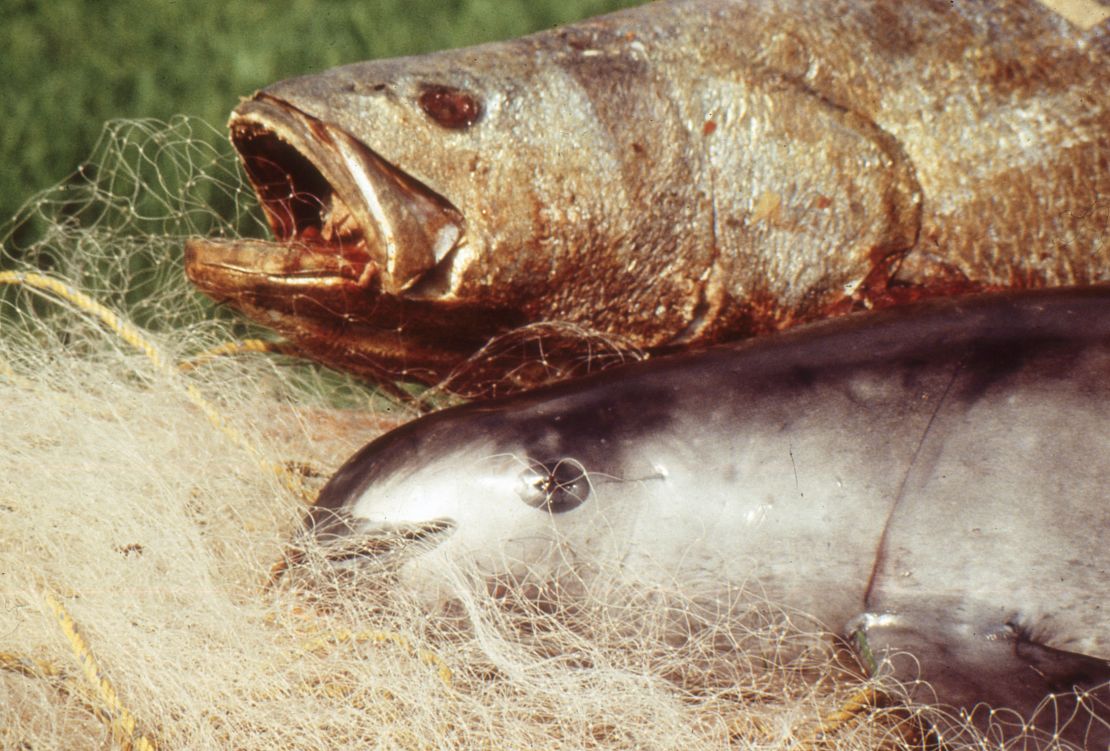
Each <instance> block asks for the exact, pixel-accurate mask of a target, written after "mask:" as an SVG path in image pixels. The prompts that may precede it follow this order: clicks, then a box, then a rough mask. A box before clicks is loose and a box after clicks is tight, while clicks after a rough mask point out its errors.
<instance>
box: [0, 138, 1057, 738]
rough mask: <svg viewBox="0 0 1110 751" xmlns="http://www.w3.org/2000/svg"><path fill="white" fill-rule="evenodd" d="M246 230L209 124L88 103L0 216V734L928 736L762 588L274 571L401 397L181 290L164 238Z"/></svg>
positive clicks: (237, 186)
mask: <svg viewBox="0 0 1110 751" xmlns="http://www.w3.org/2000/svg"><path fill="white" fill-rule="evenodd" d="M28 222H31V223H34V224H35V225H36V226H37V227H38V229H37V231H36V232H35V233H34V234H33V240H32V241H31V242H30V243H23V244H17V243H15V242H14V240H13V237H14V235H13V230H14V228H15V227H17V226H21V225H23V224H26V223H28ZM259 222H260V217H259V212H258V210H257V206H256V205H255V199H254V198H253V194H252V192H251V191H250V190H249V189H248V187H247V185H246V184H245V181H244V179H243V177H242V175H241V174H240V173H239V172H238V171H237V169H236V167H235V160H234V157H233V155H232V154H231V153H230V150H229V148H228V147H227V146H226V145H224V142H223V139H222V138H221V137H220V136H219V134H218V133H216V131H214V130H213V129H212V128H210V127H209V126H207V125H204V124H203V123H201V122H199V121H197V120H194V119H189V118H177V119H175V120H173V121H172V122H169V123H164V122H153V121H118V122H112V123H109V124H108V125H107V127H106V128H105V131H104V135H103V137H102V139H101V141H100V143H99V145H98V147H97V149H96V151H95V153H94V154H93V155H92V157H91V158H90V159H89V160H88V161H87V162H86V163H85V164H84V165H83V166H82V167H81V169H80V170H79V179H76V180H70V181H67V182H66V183H64V184H62V185H60V186H58V187H56V188H54V189H51V190H48V191H46V192H44V193H42V194H40V195H38V196H36V197H34V198H33V199H32V200H30V201H29V202H28V203H27V204H26V205H25V207H24V208H23V210H22V211H21V212H20V214H19V215H18V216H17V217H16V218H15V220H14V222H13V223H12V224H10V225H8V226H7V228H6V229H5V230H4V233H3V235H0V238H2V241H3V247H2V250H0V268H2V270H0V282H2V297H0V305H2V307H0V403H2V405H3V406H2V408H0V436H3V451H2V452H0V478H2V480H3V482H2V483H0V603H2V607H0V707H2V709H0V746H2V747H5V748H32V749H39V748H69V749H82V748H89V749H93V748H106V747H118V748H151V747H158V748H169V749H176V748H225V747H234V748H240V749H250V748H259V749H274V748H298V749H310V748H321V749H323V748H327V749H332V748H345V747H346V748H352V747H358V748H427V747H437V748H460V749H470V748H495V747H496V748H539V747H568V748H605V749H608V748H655V749H664V748H676V749H677V748H682V749H694V748H705V749H711V748H718V749H723V748H737V747H759V748H788V747H790V748H818V747H821V748H825V747H828V748H850V749H862V748H876V747H886V748H904V747H920V746H921V745H922V744H923V743H926V742H927V739H926V740H923V735H922V733H921V725H920V723H919V722H917V721H916V717H915V715H914V713H913V712H910V711H907V710H906V709H904V708H903V707H901V706H900V705H899V704H898V702H897V701H896V697H897V696H898V694H899V688H898V687H897V686H893V685H890V684H883V683H877V682H874V681H863V680H862V679H860V678H858V677H857V675H856V673H857V672H858V667H856V666H854V665H852V664H851V663H850V662H848V663H845V662H844V661H843V660H842V659H839V658H838V655H837V654H835V653H834V652H832V651H831V650H830V649H828V648H827V643H826V642H822V641H821V640H819V639H818V638H817V636H816V628H815V626H814V625H812V624H809V623H807V622H806V621H805V619H804V618H801V617H799V615H798V614H791V613H786V612H784V611H782V610H781V609H779V608H776V607H775V606H774V604H773V603H767V602H764V601H762V600H761V598H759V597H758V592H744V591H736V592H733V593H732V594H731V596H730V597H728V598H725V599H726V601H721V600H720V599H719V598H718V599H716V600H715V601H714V604H713V605H712V606H710V607H707V606H706V605H705V604H704V602H700V601H699V600H698V596H697V591H696V588H695V589H693V590H691V589H687V590H684V591H683V592H673V591H660V590H658V589H655V590H636V589H635V588H632V587H628V586H626V585H620V586H619V585H615V584H614V585H612V586H613V587H615V588H616V589H615V590H610V591H604V592H602V591H597V590H596V589H594V587H597V586H602V585H597V584H594V585H591V589H590V590H589V591H587V592H585V593H583V592H580V591H576V592H575V593H574V596H573V597H564V596H563V590H560V589H558V588H555V589H552V590H551V591H550V592H546V593H542V594H543V596H541V597H534V595H536V593H535V592H532V593H515V592H512V591H508V592H506V591H500V592H497V593H496V596H495V595H491V594H490V593H488V592H487V591H486V589H485V587H484V586H480V585H477V584H475V583H474V582H473V581H471V579H470V578H469V576H468V572H466V571H459V572H456V574H455V581H456V584H457V589H458V593H459V599H458V601H457V602H456V603H455V605H454V606H453V607H452V608H451V609H449V610H447V611H445V612H437V613H432V614H428V613H425V612H422V611H421V610H420V609H419V608H417V607H416V606H415V604H414V603H412V602H411V601H410V600H409V598H408V597H407V595H406V593H405V592H404V591H402V590H399V589H397V588H393V587H391V586H390V585H389V582H388V580H387V579H384V578H383V577H382V576H380V575H379V574H380V572H379V573H378V574H376V573H374V572H372V571H371V572H367V573H364V574H358V575H356V576H355V577H354V578H353V579H351V578H346V579H339V578H336V577H337V575H335V574H328V573H325V568H324V567H320V568H319V569H318V570H316V571H314V572H313V573H312V574H311V578H312V579H313V580H314V584H313V586H312V587H311V588H309V587H308V586H307V585H306V584H304V582H303V581H302V582H301V583H297V582H296V581H292V580H291V581H289V582H285V581H283V582H282V584H281V585H280V586H276V587H270V588H267V587H266V586H265V583H266V580H267V572H268V571H269V569H270V567H271V566H272V565H273V564H274V563H275V562H276V561H277V560H278V559H279V558H280V556H281V551H282V547H283V544H284V542H285V541H286V540H287V539H288V537H289V535H290V533H291V532H292V531H293V530H294V529H295V528H296V526H297V524H298V521H299V519H300V518H301V516H302V514H303V510H304V504H305V503H306V501H307V500H309V499H311V498H312V497H313V494H314V492H315V491H316V490H317V489H318V487H319V486H320V484H321V483H322V482H323V479H324V478H326V476H327V475H328V474H329V473H330V472H331V471H333V470H334V469H335V467H336V466H337V465H338V464H339V462H340V461H341V460H342V459H343V458H344V457H345V456H347V455H348V454H349V453H350V452H351V451H352V450H354V449H355V448H356V447H357V446H359V445H361V444H362V443H364V442H365V441H366V440H367V439H368V438H369V437H371V436H373V435H375V434H377V433H380V432H381V431H382V430H384V429H386V428H387V427H389V426H391V425H395V424H397V423H398V422H400V421H403V420H405V419H408V418H411V417H412V416H414V415H415V414H416V410H415V409H414V407H413V406H412V405H411V404H408V403H399V402H397V401H396V400H394V399H391V398H385V397H383V396H382V395H381V394H380V392H378V391H377V390H375V389H374V388H372V387H367V386H366V385H365V384H361V383H358V382H356V381H354V380H352V379H349V378H346V377H344V376H340V375H337V374H334V373H329V372H327V371H324V370H323V369H321V368H320V367H319V366H315V365H311V364H305V363H304V362H302V361H298V360H295V359H292V358H287V357H284V356H282V355H281V354H275V353H274V352H273V351H266V350H272V349H273V347H272V346H268V345H266V344H263V343H258V342H255V343H253V344H252V343H251V342H250V340H252V339H253V337H255V336H256V334H257V333H258V332H255V331H253V330H251V329H250V328H248V327H247V326H246V325H245V324H243V323H241V322H240V321H239V320H237V319H235V318H233V317H231V316H229V315H227V314H226V312H225V311H222V310H219V309H217V308H214V307H213V306H212V305H211V303H209V302H207V301H206V300H205V299H203V298H202V297H200V296H199V295H198V294H197V293H195V292H194V291H192V290H191V289H190V288H189V286H188V285H187V282H186V281H185V280H184V276H183V274H182V273H181V259H180V257H179V248H180V246H181V238H182V237H184V236H186V235H190V234H195V233H201V232H203V233H209V234H211V233H218V234H223V235H226V236H231V237H234V236H238V235H239V234H241V233H243V232H249V231H257V229H258V225H259ZM229 343H230V344H229ZM221 355H224V356H221ZM308 568H309V570H310V571H312V565H311V556H310V557H309V563H308ZM344 576H349V575H344ZM298 581H300V580H298ZM597 581H602V582H603V581H605V578H604V577H601V578H600V579H598V580H597ZM706 584H707V587H708V588H712V587H713V586H714V584H715V583H713V582H707V583H706ZM572 589H574V588H573V587H572ZM525 594H528V595H532V597H525ZM675 619H683V620H684V621H686V622H688V623H689V624H690V625H691V628H690V634H691V635H690V637H689V638H688V639H686V640H684V641H683V642H682V643H674V642H673V641H669V640H668V638H667V634H668V633H671V634H672V635H673V630H672V631H669V630H668V624H673V622H674V620H675ZM1045 711H1046V712H1051V707H1049V708H1047V709H1046V710H1045ZM799 744H801V745H799Z"/></svg>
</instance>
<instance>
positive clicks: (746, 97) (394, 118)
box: [186, 0, 1110, 385]
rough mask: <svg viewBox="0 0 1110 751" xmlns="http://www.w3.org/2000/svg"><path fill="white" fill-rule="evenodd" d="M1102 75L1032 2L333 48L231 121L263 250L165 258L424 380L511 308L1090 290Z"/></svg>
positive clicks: (308, 343)
mask: <svg viewBox="0 0 1110 751" xmlns="http://www.w3.org/2000/svg"><path fill="white" fill-rule="evenodd" d="M1107 80H1110V22H1108V21H1106V20H1103V21H1102V22H1100V23H1097V24H1095V25H1094V26H1092V27H1091V28H1088V29H1083V28H1080V27H1078V26H1075V25H1073V24H1071V23H1070V22H1068V21H1067V20H1065V19H1064V18H1063V17H1062V16H1060V15H1058V14H1057V13H1055V12H1054V11H1051V10H1049V9H1048V8H1047V7H1046V6H1045V5H1043V4H1042V3H1040V2H1037V1H1036V0H1012V1H1007V2H995V1H987V0H982V1H978V2H968V3H950V2H941V1H939V0H936V1H925V2H913V3H905V2H898V1H896V0H865V1H864V2H858V1H857V0H832V1H830V0H776V1H774V2H767V1H765V0H758V1H757V0H665V1H663V2H655V3H650V4H648V5H644V6H642V7H638V8H633V9H630V10H626V11H622V12H617V13H614V14H611V15H607V16H602V17H599V18H595V19H592V20H587V21H583V22H581V23H577V24H573V25H569V26H566V27H562V28H558V29H554V30H551V31H547V32H542V33H539V34H535V35H532V36H527V37H524V38H520V39H515V40H511V41H504V42H497V43H493V44H486V45H482V46H478V47H472V48H465V49H457V50H448V51H444V52H438V53H435V54H430V55H424V56H419V57H409V58H400V59H392V60H380V61H371V62H364V63H358V64H354V65H347V66H343V67H339V68H335V69H332V70H329V71H326V72H324V73H320V74H315V75H310V76H305V77H301V78H295V79H292V80H288V81H283V82H280V83H277V84H274V85H273V86H270V87H268V88H266V89H263V90H262V91H260V92H258V93H256V94H255V95H254V96H252V97H251V98H249V99H247V100H245V101H243V102H242V103H241V104H240V105H239V107H238V108H237V109H236V110H235V112H234V114H233V115H232V118H231V121H230V129H231V136H232V140H233V142H234V144H235V146H236V148H237V149H238V151H239V153H240V155H241V157H242V159H243V162H244V165H245V167H246V171H247V174H248V176H249V178H250V180H251V182H252V183H253V185H254V187H255V189H256V191H257V192H258V194H259V196H260V198H261V202H262V205H263V209H264V210H265V212H266V214H267V218H268V220H269V223H270V225H271V227H272V228H273V232H274V235H275V240H276V241H275V242H272V243H271V242H265V241H261V240H235V241H216V240H208V239H194V240H191V241H190V242H189V243H188V245H187V248H186V270H187V272H188V274H189V276H190V278H191V279H192V280H193V281H194V283H196V285H197V286H198V287H199V288H200V289H201V290H203V291H204V292H206V293H207V294H209V295H211V296H212V297H214V298H216V299H218V300H222V301H226V302H228V303H230V304H231V305H233V306H235V307H237V308H239V309H240V310H242V311H244V312H245V313H246V314H247V315H249V316H251V317H253V318H255V319H257V320H259V321H261V322H262V323H264V324H266V325H269V326H272V327H274V328H276V329H277V330H278V331H280V332H282V333H284V334H285V335H287V336H288V337H289V338H290V339H292V340H293V341H294V342H295V343H296V344H298V345H300V346H301V347H302V348H303V349H304V350H305V352H306V353H308V354H310V355H312V356H314V357H316V358H318V359H320V360H321V361H323V362H325V363H328V364H331V365H335V366H337V367H340V368H344V369H347V370H352V371H355V372H362V373H368V374H372V375H373V374H376V375H381V374H383V373H386V374H398V373H401V374H405V375H408V376H410V377H413V378H417V379H422V380H425V381H438V380H439V379H441V378H443V377H444V376H446V375H448V374H450V373H451V372H452V370H453V369H454V368H456V367H457V366H458V365H459V363H460V362H462V361H464V360H465V359H466V358H467V357H468V356H470V355H471V354H473V353H474V352H475V351H476V350H477V349H479V348H480V347H482V346H483V345H484V344H485V343H486V342H488V341H489V340H490V338H491V337H494V336H496V335H498V334H501V333H503V332H505V331H507V330H510V329H513V328H515V327H519V326H522V325H526V324H529V323H534V322H552V321H558V322H567V323H571V324H575V325H577V326H580V327H584V328H585V329H588V330H590V331H596V332H601V333H604V334H609V335H612V336H614V337H617V338H618V339H619V341H621V342H623V343H626V344H628V345H629V346H632V347H638V348H641V349H644V350H650V351H667V350H674V349H679V348H685V347H691V346H698V345H703V344H707V343H710V342H713V341H717V340H720V339H723V338H730V337H737V336H742V335H747V334H752V333H760V332H766V331H772V330H776V329H779V328H782V327H784V326H786V325H788V324H792V323H796V322H799V321H805V320H809V319H815V318H820V317H823V316H826V315H828V314H829V313H830V312H836V311H842V310H847V309H851V308H852V307H860V306H867V307H871V306H875V305H883V304H888V303H890V302H892V301H901V300H904V299H914V298H917V297H921V296H927V295H932V294H948V293H952V292H958V291H967V290H975V289H983V288H1009V287H1038V286H1055V285H1069V284H1086V283H1092V282H1097V281H1105V280H1107V279H1110V240H1108V233H1107V231H1106V228H1107V225H1108V223H1110V94H1108V93H1107V91H1108V90H1107V88H1106V86H1105V85H1104V82H1105V81H1107ZM524 385H527V384H524Z"/></svg>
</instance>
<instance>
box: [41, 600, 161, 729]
mask: <svg viewBox="0 0 1110 751" xmlns="http://www.w3.org/2000/svg"><path fill="white" fill-rule="evenodd" d="M43 598H44V599H45V600H46V604H47V605H48V606H49V607H50V609H51V610H52V611H53V612H54V617H55V618H56V619H57V621H58V625H59V626H60V627H61V629H62V633H63V634H65V637H66V640H68V641H69V646H70V649H71V650H72V651H73V654H74V656H75V657H77V661H78V662H79V663H80V665H81V672H82V673H84V675H85V680H86V681H88V683H89V684H90V685H91V686H92V687H93V688H94V689H95V690H96V694H97V696H98V697H99V699H100V702H101V704H102V710H103V711H104V714H105V716H106V717H107V718H108V720H109V726H110V728H111V731H112V737H113V738H114V739H115V740H116V742H117V743H118V744H119V746H120V748H122V749H124V751H131V749H134V750H135V751H154V749H155V748H156V747H155V745H154V742H153V741H151V740H150V739H149V738H147V737H146V736H145V735H143V734H142V733H140V732H138V730H137V729H136V728H137V725H138V723H137V722H136V721H135V716H134V715H133V714H131V713H130V712H129V711H127V708H126V707H125V706H123V703H122V702H121V701H120V700H119V695H118V694H117V693H116V690H115V688H114V687H113V686H112V684H111V682H110V681H109V680H108V679H107V678H106V677H105V676H104V673H103V671H102V670H101V669H100V666H99V665H98V664H97V662H96V658H95V657H94V656H93V653H92V650H90V649H89V645H88V643H86V641H85V637H83V636H81V633H80V631H78V629H77V624H76V622H74V620H73V617H72V616H71V615H70V614H69V613H68V612H67V611H66V609H65V608H64V607H63V606H62V603H61V602H59V601H58V599H57V598H56V597H54V596H53V595H51V594H49V593H47V594H45V595H44V596H43Z"/></svg>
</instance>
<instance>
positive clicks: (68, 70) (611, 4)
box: [0, 0, 640, 225]
mask: <svg viewBox="0 0 1110 751" xmlns="http://www.w3.org/2000/svg"><path fill="white" fill-rule="evenodd" d="M639 1H640V0H271V1H264V0H247V1H246V2H237V3H222V2H219V3H217V2H208V3H190V2H177V1H176V0H49V2H39V1H37V0H0V50H3V54H0V101H2V102H3V103H4V123H3V126H2V127H0V164H2V165H3V166H2V167H0V225H2V224H3V223H4V222H6V221H7V220H8V218H9V217H11V216H12V215H13V214H14V213H15V212H16V210H17V209H18V208H19V206H20V204H22V203H23V201H24V200H26V199H27V198H28V197H30V196H31V195H32V194H33V193H35V192H37V191H39V190H41V189H43V188H46V187H49V186H51V185H53V184H55V183H57V182H59V181H60V180H62V179H64V178H66V176H67V175H69V174H70V173H72V172H73V170H75V169H76V168H77V167H78V165H79V164H80V163H81V161H82V160H83V159H85V158H86V157H88V155H89V154H90V153H91V151H92V149H93V146H94V144H95V142H96V140H97V137H98V136H99V134H100V132H101V128H102V126H103V123H104V121H105V120H108V119H112V118H120V117H127V118H141V117H142V118H145V117H154V118H161V119H168V118H170V117H171V116H173V115H175V114H179V113H184V114H189V115H196V116H200V117H201V118H203V119H205V120H207V121H208V122H210V123H212V124H213V125H215V126H216V127H217V128H221V129H222V126H223V122H224V121H225V119H226V117H227V114H228V112H229V111H230V110H231V108H232V107H233V106H234V105H235V103H236V102H237V101H238V98H239V97H241V96H245V95H247V94H249V93H251V92H252V91H254V90H255V89H257V88H260V87H262V86H264V85H266V84H268V83H272V82H274V81H276V80H279V79H281V78H286V77H289V76H293V75H299V74H304V73H310V72H313V71H318V70H322V69H325V68H329V67H332V66H335V65H340V64H343V63H349V62H356V61H359V60H366V59H370V58H377V57H389V56H396V55H404V54H415V53H421V52H428V51H431V50H435V49H441V48H445V47H455V46H462V45H468V44H475V43H478V42H482V41H489V40H494V39H502V38H508V37H513V36H519V35H521V34H525V33H528V32H530V31H534V30H538V29H542V28H546V27H550V26H553V25H556V24H559V23H564V22H567V21H571V20H574V19H576V18H582V17H586V16H591V15H596V14H598V13H603V12H606V11H608V10H611V9H614V8H617V7H620V6H628V5H635V4H638V2H639Z"/></svg>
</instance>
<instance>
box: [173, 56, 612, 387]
mask: <svg viewBox="0 0 1110 751" xmlns="http://www.w3.org/2000/svg"><path fill="white" fill-rule="evenodd" d="M537 44H540V43H539V42H536V41H534V40H532V39H523V40H516V41H513V42H503V43H497V44H491V45H485V46H482V47H476V48H470V49H464V50H453V51H447V52H442V53H437V54H433V55H426V56H421V57H413V58H402V59H395V60H383V61H372V62H366V63H359V64H354V65H348V66H344V67H340V68H336V69H333V70H330V71H326V72H324V73H322V74H318V75H312V76H305V77H302V78H296V79H292V80H289V81H285V82H281V83H278V84H276V85H274V86H271V87H269V88H267V89H265V90H263V91H260V92H258V93H257V94H255V95H254V96H253V97H251V98H250V99H247V100H245V101H244V102H242V103H241V104H240V105H239V107H238V108H237V109H236V110H235V112H234V113H233V115H232V117H231V120H230V124H229V127H230V130H231V139H232V141H233V143H234V145H235V148H236V150H237V151H238V152H239V154H240V157H241V158H242V161H243V164H244V166H245V169H246V172H247V175H248V177H249V179H250V182H251V183H252V185H253V186H254V189H255V191H256V192H257V194H258V197H259V199H260V201H261V204H262V207H263V209H264V211H265V214H266V217H267V219H268V222H269V225H270V228H271V230H272V233H273V235H274V242H263V241H254V240H231V241H226V240H217V239H194V240H191V241H190V242H189V244H188V246H187V252H186V269H187V273H188V274H189V276H190V278H191V279H192V280H193V282H194V283H196V284H197V285H198V286H199V287H200V288H201V289H202V290H203V291H205V292H206V293H207V294H209V295H210V296H212V297H215V298H217V299H219V300H223V301H228V302H230V303H231V304H233V305H235V306H236V307H239V308H241V309H243V310H244V312H246V313H247V314H248V315H251V316H252V317H254V318H256V319H258V320H260V321H262V322H263V323H266V324H267V325H270V326H273V327H275V328H277V329H278V330H280V331H283V333H286V334H287V335H291V337H292V338H293V339H294V340H298V341H300V343H302V344H308V345H309V349H310V354H311V353H312V352H311V349H312V347H313V346H315V347H316V349H317V352H316V353H315V354H317V355H318V356H320V358H321V359H323V360H325V361H332V364H338V365H340V366H347V367H350V364H349V363H345V362H343V358H344V357H346V356H350V357H351V358H357V357H358V356H360V355H362V356H365V359H375V358H376V359H377V360H378V361H379V362H380V363H381V364H382V365H384V366H386V369H390V370H392V371H394V372H395V371H396V370H397V367H396V366H397V365H398V364H400V365H402V366H407V365H429V366H430V367H431V368H432V370H433V371H435V372H434V373H433V376H434V375H436V374H438V375H440V376H442V375H443V374H444V367H440V366H438V365H437V360H439V361H442V362H458V360H459V359H461V357H462V354H470V353H471V352H473V351H474V350H475V349H477V348H478V347H479V346H480V345H481V344H482V343H484V342H485V341H486V340H487V339H488V338H489V337H490V336H492V335H495V334H497V333H499V331H502V330H504V329H507V328H511V327H513V326H515V325H519V323H520V322H521V316H522V315H524V313H523V312H522V311H523V309H525V308H527V306H528V304H529V303H530V302H532V301H534V300H535V299H536V298H537V297H539V296H542V295H550V294H552V293H553V290H554V291H557V290H558V289H559V287H560V285H564V284H573V283H574V281H573V280H574V278H575V269H573V268H571V267H569V266H568V267H567V268H566V269H565V272H559V273H552V269H553V268H562V266H561V265H560V263H561V262H560V260H559V258H558V255H557V253H554V252H553V251H551V249H550V247H548V246H556V247H558V248H565V250H562V251H559V252H565V253H573V252H578V251H577V250H576V244H575V243H574V242H573V241H572V242H561V240H562V239H563V238H560V237H556V236H555V235H556V233H557V232H561V231H568V232H574V233H579V234H581V235H582V236H584V237H585V236H588V235H589V234H590V233H591V232H594V231H597V228H596V227H590V226H589V221H590V219H591V218H592V217H598V216H601V215H603V214H604V213H605V212H604V211H602V210H601V204H603V203H604V202H606V201H609V200H612V199H613V197H614V196H615V195H616V194H617V193H619V177H620V169H619V167H617V166H615V164H614V163H611V162H612V160H609V159H607V158H606V156H605V154H606V149H605V148H604V144H605V143H606V139H605V134H604V133H602V132H600V131H599V126H598V124H597V122H596V121H591V117H590V115H589V113H590V106H589V102H588V101H585V99H584V97H585V95H584V94H582V93H581V91H580V89H579V88H578V87H575V86H572V85H570V83H569V82H568V80H567V74H566V73H565V72H564V71H562V70H561V69H560V68H559V67H558V66H553V65H550V64H543V63H542V61H540V60H537V54H536V50H535V49H533V47H535V46H536V45H537ZM576 97H578V98H582V99H583V101H577V100H576ZM595 140H596V141H597V143H594V141H595ZM599 144H600V145H601V146H602V148H595V146H598V145H599ZM591 202H593V203H594V204H596V205H591ZM564 214H565V215H564ZM557 228H562V229H557ZM602 234H604V233H602ZM599 236H600V235H599ZM545 247H547V252H544V251H545ZM560 274H562V276H563V277H566V279H563V278H561V277H560ZM514 315H515V317H514ZM312 319H315V320H316V321H317V323H315V324H313V323H312V322H311V320H312ZM323 348H327V349H329V350H330V351H331V353H332V354H331V355H330V356H329V355H327V354H326V353H324V352H321V351H320V350H321V349H323ZM437 350H438V351H437ZM390 366H392V367H390ZM352 369H354V370H360V369H365V368H359V367H357V366H356V367H353V368H352Z"/></svg>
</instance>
